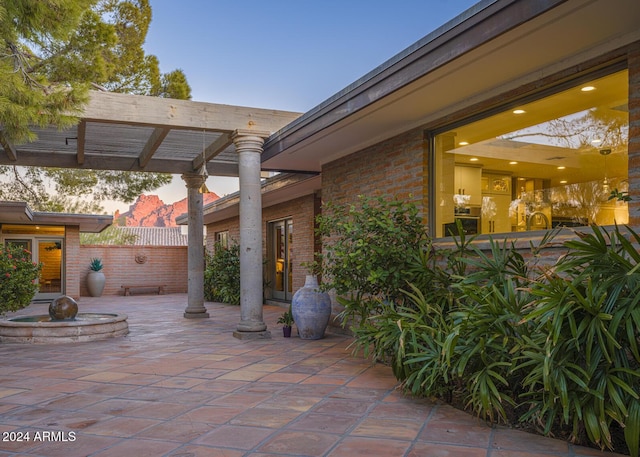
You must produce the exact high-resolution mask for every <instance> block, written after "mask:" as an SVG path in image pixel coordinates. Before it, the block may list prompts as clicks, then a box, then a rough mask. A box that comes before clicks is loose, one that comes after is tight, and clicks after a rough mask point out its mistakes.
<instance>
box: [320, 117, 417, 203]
mask: <svg viewBox="0 0 640 457" xmlns="http://www.w3.org/2000/svg"><path fill="white" fill-rule="evenodd" d="M425 157H426V149H425V145H424V133H423V131H422V129H414V130H411V131H409V132H406V133H404V134H402V135H398V136H396V137H394V138H391V139H389V140H387V141H383V142H381V143H378V144H376V145H374V146H371V147H369V148H367V149H364V150H362V151H360V152H356V153H355V154H351V155H349V156H347V157H344V158H342V159H338V160H335V161H333V162H330V163H328V164H326V165H325V166H323V168H322V200H323V201H324V202H336V203H338V202H340V203H348V202H354V201H356V199H357V197H358V195H369V196H372V195H373V196H378V195H386V196H390V197H392V198H394V199H404V200H406V201H413V202H415V203H416V204H417V205H418V206H419V207H421V205H422V202H423V201H424V194H425V190H424V189H425V183H426V181H425V176H426V175H427V173H426V166H427V162H426V158H425ZM423 212H424V213H426V209H423Z"/></svg>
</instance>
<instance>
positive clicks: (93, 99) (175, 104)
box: [81, 91, 300, 132]
mask: <svg viewBox="0 0 640 457" xmlns="http://www.w3.org/2000/svg"><path fill="white" fill-rule="evenodd" d="M299 116H300V113H294V112H289V111H279V110H270V109H262V108H247V107H243V106H232V105H221V104H216V103H204V102H194V101H191V100H173V99H171V100H170V99H166V98H160V97H147V96H143V95H131V94H119V93H113V92H98V91H92V92H91V96H90V97H89V102H88V103H87V106H86V107H85V109H84V112H83V114H82V115H81V117H82V118H83V119H84V120H86V121H90V122H101V123H118V124H129V125H147V126H152V127H160V126H162V127H168V128H172V129H187V130H206V131H210V132H232V131H234V130H237V129H247V130H256V131H267V132H275V131H278V130H279V129H281V128H282V126H284V125H287V124H288V123H289V122H291V121H293V120H295V119H297V118H298V117H299Z"/></svg>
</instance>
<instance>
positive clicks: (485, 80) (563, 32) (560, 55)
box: [263, 0, 640, 171]
mask: <svg viewBox="0 0 640 457" xmlns="http://www.w3.org/2000/svg"><path fill="white" fill-rule="evenodd" d="M533 3H534V2H533V1H531V2H529V1H528V2H508V1H504V2H501V1H497V2H495V4H491V5H490V6H491V7H498V8H503V9H504V10H506V8H507V7H509V8H521V9H523V10H526V9H527V8H529V7H530V6H531V5H532V4H533ZM538 3H540V2H538ZM490 9H491V8H487V9H486V10H481V11H479V12H475V14H476V16H478V17H482V16H483V15H484V16H487V17H486V18H484V19H486V20H489V19H490V16H491V15H492V14H496V12H495V11H489V10H490ZM487 18H488V19H487ZM484 19H483V20H479V22H478V24H477V25H476V26H475V28H476V29H479V31H476V33H475V34H474V30H473V29H468V30H465V31H463V32H461V33H462V36H463V38H464V39H466V40H474V39H475V40H477V43H476V44H475V45H474V46H473V47H472V48H471V49H469V50H467V51H466V52H464V53H462V54H460V55H456V56H455V58H453V59H452V60H450V61H447V62H445V63H444V64H440V63H439V62H438V61H434V59H436V58H443V57H442V55H445V56H446V55H447V53H448V54H451V55H454V54H456V49H455V46H460V42H458V41H455V38H456V37H455V36H454V37H453V38H451V42H445V43H439V42H438V43H435V44H434V45H433V46H434V49H435V50H434V51H432V52H433V53H434V55H435V57H434V56H430V54H426V55H425V56H423V57H422V58H421V59H422V60H424V63H423V64H422V65H423V67H424V68H426V69H427V71H425V72H424V73H423V74H422V75H421V76H420V77H418V78H417V79H414V80H413V81H411V82H410V83H408V84H406V85H404V86H402V87H398V88H396V87H391V88H389V87H385V85H390V84H392V83H393V82H394V80H393V78H392V77H391V76H389V75H388V74H383V73H384V72H382V73H381V76H380V77H379V81H378V82H377V84H373V83H371V82H370V81H367V82H365V83H363V84H362V86H363V87H362V88H359V87H357V85H356V87H353V88H351V89H350V90H349V93H348V94H346V95H344V96H343V97H341V98H340V97H338V98H336V100H335V101H334V102H333V103H332V104H327V106H324V107H321V108H322V109H318V110H317V111H318V113H319V114H318V115H317V116H313V115H305V116H304V117H303V118H300V119H299V120H298V121H296V122H294V126H293V127H292V128H288V129H287V131H286V132H282V133H281V134H280V135H279V137H278V138H273V137H272V138H271V139H270V140H269V142H268V144H267V149H266V151H265V154H264V155H263V157H265V159H266V160H264V161H263V168H265V169H275V170H277V169H286V170H292V171H293V170H306V171H320V170H321V168H322V165H323V164H324V163H327V162H330V161H332V160H335V159H337V158H340V157H343V156H345V155H348V154H351V153H353V152H356V151H358V150H361V149H364V148H365V147H367V146H370V145H373V144H375V143H378V142H380V141H382V140H384V139H387V138H391V137H393V136H395V135H397V134H400V133H402V132H405V131H408V130H410V129H412V128H416V127H420V126H425V125H429V124H430V123H434V122H436V121H438V120H439V119H442V118H445V117H446V116H448V115H450V114H452V113H455V112H459V111H460V110H462V109H464V107H465V106H469V105H470V104H473V103H479V102H481V101H482V100H486V99H488V98H491V97H495V96H497V95H499V94H500V93H503V92H505V91H508V90H510V89H515V88H517V87H520V86H521V85H523V84H527V83H531V82H535V81H536V80H538V79H539V78H541V77H544V76H547V75H550V74H553V73H555V72H558V71H561V70H563V69H565V68H570V67H572V66H574V65H576V64H578V63H581V62H583V61H585V60H587V59H590V58H594V57H597V56H599V55H602V54H604V53H606V52H608V51H612V50H615V49H618V48H620V47H622V46H624V45H626V44H629V43H632V42H634V41H637V40H640V28H638V26H637V24H638V23H640V8H639V7H638V3H637V0H613V1H612V0H571V1H567V2H559V4H558V5H557V6H555V7H553V8H552V9H550V10H549V11H546V12H544V13H543V14H540V15H539V16H537V17H534V18H533V19H530V20H528V21H527V22H525V23H524V24H522V25H520V26H518V27H516V28H514V29H511V30H507V31H505V32H504V33H502V34H500V35H498V36H497V37H495V38H493V39H491V40H489V41H486V40H485V41H483V40H484V38H483V37H484V35H485V32H486V30H483V29H482V27H483V26H484V25H485V24H484ZM466 20H469V19H466ZM464 23H465V21H463V22H462V23H461V24H462V25H463V24H464ZM448 33H451V34H454V35H455V34H456V28H455V27H454V28H453V29H451V31H449V32H448ZM465 33H466V37H465V35H464V34H465ZM478 37H480V38H478ZM435 41H437V40H435ZM463 41H464V40H463ZM467 43H468V41H467ZM447 46H451V47H452V49H448V48H447ZM440 48H445V50H441V49H440ZM438 52H439V54H438ZM410 56H411V54H409V57H410ZM409 57H407V59H408V58H409ZM429 59H431V61H429ZM401 63H402V62H400V63H397V62H394V63H393V66H399V65H401ZM412 65H414V66H415V63H414V64H412ZM407 67H409V64H407ZM390 71H391V70H389V72H390ZM403 71H405V70H404V69H402V68H400V69H399V70H397V73H401V72H403ZM406 71H409V70H406ZM374 78H375V76H374ZM365 85H366V86H367V87H364V86H365ZM384 91H388V92H389V94H388V95H386V96H384V97H382V98H379V97H378V96H377V95H376V94H377V93H380V92H384ZM355 97H361V98H367V97H368V98H370V99H371V100H374V101H372V102H371V103H368V104H367V105H366V106H364V107H362V108H361V109H359V110H357V111H351V110H350V108H349V106H350V105H349V104H350V103H353V102H352V100H353V99H354V98H355ZM320 113H321V114H320ZM340 113H347V114H344V115H341V114H340ZM312 114H313V113H312ZM331 118H333V119H335V121H334V122H332V123H330V122H329V121H327V119H331ZM303 120H304V121H306V123H305V122H303ZM305 129H306V131H305V133H300V132H302V131H303V130H305Z"/></svg>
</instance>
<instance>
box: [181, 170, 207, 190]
mask: <svg viewBox="0 0 640 457" xmlns="http://www.w3.org/2000/svg"><path fill="white" fill-rule="evenodd" d="M181 178H182V180H183V181H184V182H185V184H186V186H187V189H200V187H202V185H203V184H204V182H205V181H206V180H207V175H204V174H202V173H184V174H182V175H181Z"/></svg>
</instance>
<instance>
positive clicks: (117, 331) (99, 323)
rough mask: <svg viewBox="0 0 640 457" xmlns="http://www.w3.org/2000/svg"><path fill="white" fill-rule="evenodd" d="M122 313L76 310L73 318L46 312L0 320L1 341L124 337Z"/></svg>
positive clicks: (127, 328)
mask: <svg viewBox="0 0 640 457" xmlns="http://www.w3.org/2000/svg"><path fill="white" fill-rule="evenodd" d="M127 333H129V324H128V323H127V315H126V314H106V313H78V314H77V315H76V317H75V318H74V319H65V320H51V317H49V315H46V314H38V315H34V316H20V317H14V318H11V319H6V320H0V342H2V343H73V342H82V341H95V340H102V339H106V338H114V337H117V336H124V335H126V334H127Z"/></svg>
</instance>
